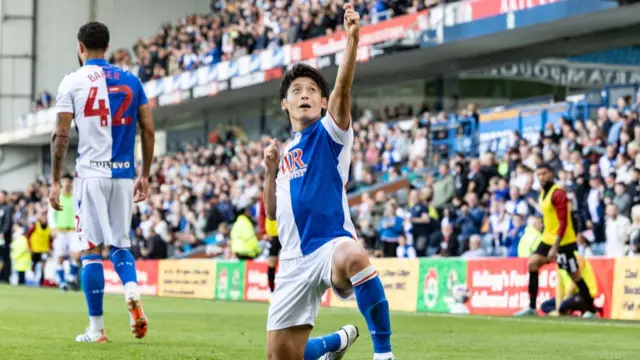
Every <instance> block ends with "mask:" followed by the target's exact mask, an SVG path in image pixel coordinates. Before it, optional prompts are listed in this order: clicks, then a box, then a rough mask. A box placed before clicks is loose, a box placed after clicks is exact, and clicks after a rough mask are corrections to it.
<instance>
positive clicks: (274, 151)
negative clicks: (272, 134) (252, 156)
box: [264, 139, 280, 176]
mask: <svg viewBox="0 0 640 360" xmlns="http://www.w3.org/2000/svg"><path fill="white" fill-rule="evenodd" d="M279 164H280V144H279V143H278V140H276V139H271V142H269V146H267V148H266V149H264V165H265V166H266V167H267V172H268V173H269V174H271V175H273V176H275V175H276V174H277V173H278V165H279Z"/></svg>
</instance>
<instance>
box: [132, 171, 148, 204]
mask: <svg viewBox="0 0 640 360" xmlns="http://www.w3.org/2000/svg"><path fill="white" fill-rule="evenodd" d="M147 196H149V180H147V178H146V177H144V176H139V177H138V178H137V179H136V182H135V183H134V184H133V202H136V203H137V202H140V201H143V200H146V199H147Z"/></svg>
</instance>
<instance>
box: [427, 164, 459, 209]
mask: <svg viewBox="0 0 640 360" xmlns="http://www.w3.org/2000/svg"><path fill="white" fill-rule="evenodd" d="M438 171H439V177H438V179H437V180H436V182H435V183H434V184H433V201H432V205H433V206H434V207H435V208H438V209H439V208H441V207H442V206H443V205H445V204H446V203H448V202H449V201H451V199H452V198H453V196H454V195H455V186H454V179H453V176H452V175H451V172H450V171H449V165H447V163H443V164H441V165H440V167H439V168H438Z"/></svg>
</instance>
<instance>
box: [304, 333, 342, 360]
mask: <svg viewBox="0 0 640 360" xmlns="http://www.w3.org/2000/svg"><path fill="white" fill-rule="evenodd" d="M339 349H340V335H338V334H337V333H333V334H331V335H325V336H322V337H315V338H312V339H309V341H307V346H306V347H305V348H304V360H317V359H318V358H320V356H322V355H324V354H326V353H328V352H332V351H338V350H339Z"/></svg>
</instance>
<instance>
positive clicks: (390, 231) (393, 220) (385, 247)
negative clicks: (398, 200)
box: [378, 202, 404, 257]
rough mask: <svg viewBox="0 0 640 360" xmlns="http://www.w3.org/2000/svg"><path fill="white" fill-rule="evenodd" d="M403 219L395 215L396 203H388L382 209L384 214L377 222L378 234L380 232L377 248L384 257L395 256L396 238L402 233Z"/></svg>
mask: <svg viewBox="0 0 640 360" xmlns="http://www.w3.org/2000/svg"><path fill="white" fill-rule="evenodd" d="M402 223H403V220H402V218H401V217H400V216H398V215H396V205H395V204H394V203H393V202H390V203H388V204H387V205H386V206H385V209H384V216H382V217H381V218H380V222H379V223H378V234H380V245H379V249H380V250H382V254H383V256H384V257H395V256H396V254H397V248H398V239H399V238H400V235H402V234H403V232H404V228H403V226H402V225H403V224H402Z"/></svg>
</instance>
